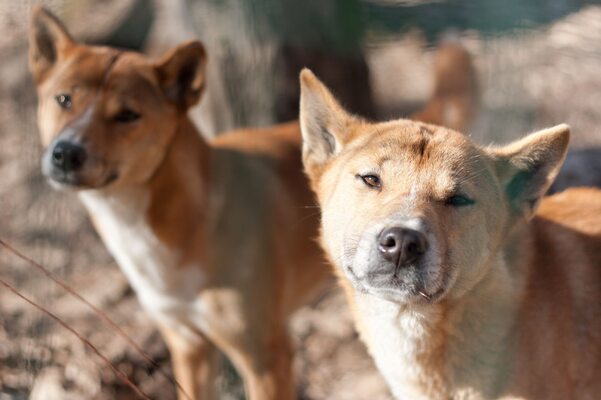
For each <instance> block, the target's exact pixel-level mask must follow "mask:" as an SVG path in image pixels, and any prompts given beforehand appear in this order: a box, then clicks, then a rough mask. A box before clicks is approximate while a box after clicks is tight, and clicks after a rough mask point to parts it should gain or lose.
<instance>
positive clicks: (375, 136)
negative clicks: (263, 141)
mask: <svg viewBox="0 0 601 400" xmlns="http://www.w3.org/2000/svg"><path fill="white" fill-rule="evenodd" d="M301 86H302V95H301V118H300V121H301V127H302V134H303V137H304V145H303V158H304V164H305V169H306V171H307V173H308V175H309V177H310V180H311V183H312V187H313V188H314V190H315V192H316V194H317V197H318V200H319V203H320V205H321V208H322V232H321V233H322V234H321V242H322V245H323V247H324V248H325V250H326V253H327V254H328V256H329V258H330V260H331V261H332V263H333V264H334V265H335V266H336V270H337V272H338V275H339V276H340V278H341V282H342V284H343V286H344V288H345V289H346V292H347V295H348V299H349V301H350V304H351V307H352V309H353V313H354V316H355V318H356V322H357V327H358V329H359V331H360V333H361V336H362V338H363V340H364V341H365V342H366V343H367V345H368V347H369V350H370V352H371V354H372V355H373V357H374V359H375V361H376V364H377V366H378V367H379V369H380V370H381V372H382V373H383V375H384V377H385V378H386V380H387V382H388V384H389V386H390V388H391V389H392V391H393V393H394V395H395V396H396V397H397V398H399V399H450V398H453V399H492V398H520V399H594V398H597V397H598V396H599V393H601V252H600V251H599V247H600V246H601V191H597V190H593V189H572V190H568V191H566V192H564V193H562V194H560V195H555V196H552V197H548V198H544V199H542V200H541V198H542V197H543V195H544V194H545V192H546V190H547V189H548V188H549V186H550V185H551V183H552V182H553V179H554V178H555V176H556V174H557V172H558V170H559V168H560V166H561V164H562V162H563V159H564V157H565V153H566V150H567V146H568V140H569V128H568V127H567V125H559V126H556V127H553V128H550V129H546V130H543V131H540V132H537V133H534V134H532V135H530V136H527V137H526V138H524V139H522V140H519V141H517V142H515V143H512V144H510V145H508V146H506V147H501V148H481V147H478V146H476V145H474V144H473V143H472V142H471V141H470V140H469V139H468V138H466V137H465V136H464V135H462V134H460V133H458V132H456V131H453V130H450V129H446V128H442V127H439V126H434V125H428V124H424V123H420V122H415V121H410V120H396V121H390V122H385V123H368V122H365V121H363V120H361V119H359V118H357V117H355V116H352V115H350V114H348V113H347V112H345V111H344V110H343V109H342V107H341V106H340V105H339V104H338V102H337V101H336V100H335V99H334V97H333V96H332V95H331V94H330V92H329V91H328V90H327V88H326V87H325V86H323V84H322V83H321V82H320V81H319V80H318V79H317V78H316V77H315V76H314V75H313V74H312V73H311V72H310V71H304V72H303V73H302V74H301ZM539 204H540V207H539ZM537 208H538V211H536V210H537Z"/></svg>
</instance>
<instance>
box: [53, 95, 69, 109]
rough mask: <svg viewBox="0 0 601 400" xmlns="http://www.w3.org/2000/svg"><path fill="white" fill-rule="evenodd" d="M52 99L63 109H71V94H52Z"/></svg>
mask: <svg viewBox="0 0 601 400" xmlns="http://www.w3.org/2000/svg"><path fill="white" fill-rule="evenodd" d="M54 100H56V102H57V103H58V105H59V106H61V108H64V109H65V110H69V109H71V106H72V105H73V103H71V96H69V95H68V94H65V93H62V94H59V95H56V96H54Z"/></svg>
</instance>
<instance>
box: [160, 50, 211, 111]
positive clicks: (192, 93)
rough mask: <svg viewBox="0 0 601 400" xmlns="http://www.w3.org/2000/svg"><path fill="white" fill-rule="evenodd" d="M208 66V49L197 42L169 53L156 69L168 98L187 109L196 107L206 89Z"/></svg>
mask: <svg viewBox="0 0 601 400" xmlns="http://www.w3.org/2000/svg"><path fill="white" fill-rule="evenodd" d="M206 64H207V55H206V52H205V49H204V46H203V45H202V43H200V42H199V41H197V40H195V41H191V42H186V43H183V44H181V45H179V46H177V47H175V48H174V49H172V50H171V51H169V52H168V53H167V54H166V55H165V56H164V57H163V58H162V59H161V60H160V61H159V62H158V63H157V64H156V67H155V68H156V71H157V75H158V78H159V82H160V85H161V87H162V88H163V91H164V93H165V96H166V97H167V99H169V101H172V102H173V103H175V104H176V105H177V106H178V107H179V108H181V109H183V110H187V109H188V108H189V107H191V106H193V105H194V104H196V103H197V102H198V100H199V99H200V95H201V93H202V90H203V88H204V86H205V68H206Z"/></svg>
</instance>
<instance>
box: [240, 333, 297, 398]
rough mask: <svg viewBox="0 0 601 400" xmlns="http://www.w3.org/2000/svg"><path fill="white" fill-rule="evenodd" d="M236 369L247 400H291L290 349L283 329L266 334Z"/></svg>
mask: <svg viewBox="0 0 601 400" xmlns="http://www.w3.org/2000/svg"><path fill="white" fill-rule="evenodd" d="M249 353H250V354H248V356H245V357H244V358H243V360H242V362H241V364H242V365H240V372H241V374H242V376H243V378H244V382H245V384H246V392H247V395H248V398H249V399H250V400H292V399H294V398H296V396H295V385H294V379H293V377H292V348H291V346H290V340H289V338H288V334H287V332H286V329H285V328H282V329H281V330H280V332H277V333H274V332H269V338H264V340H261V341H260V343H256V346H253V348H252V349H251V351H250V352H249Z"/></svg>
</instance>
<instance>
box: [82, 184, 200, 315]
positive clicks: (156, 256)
mask: <svg viewBox="0 0 601 400" xmlns="http://www.w3.org/2000/svg"><path fill="white" fill-rule="evenodd" d="M80 197H81V199H82V201H83V202H84V204H85V205H86V207H87V208H88V211H89V212H90V214H91V215H92V218H93V220H94V224H95V226H96V228H97V230H98V233H99V234H100V236H101V237H102V239H103V241H104V243H105V245H106V246H107V248H108V250H109V252H110V253H111V254H112V255H113V257H114V258H115V260H116V261H117V263H118V264H119V266H120V268H121V269H122V271H123V272H124V274H125V275H126V277H127V279H128V280H129V282H130V284H131V286H132V287H133V289H134V290H135V292H136V294H137V296H138V298H139V300H140V302H141V303H142V305H143V306H144V308H145V309H146V310H147V311H148V312H149V313H150V314H151V316H152V317H153V318H158V319H160V320H163V321H164V320H165V319H169V320H173V319H176V320H179V319H181V320H182V321H181V323H185V324H187V322H188V321H187V320H189V319H192V318H191V317H194V316H200V315H196V314H202V313H203V310H202V304H200V303H199V302H198V301H197V297H198V294H199V291H200V290H201V289H202V288H203V286H204V285H205V284H206V282H205V280H206V277H205V274H204V273H203V271H202V269H201V266H200V265H181V254H180V251H179V249H174V248H169V247H167V246H166V245H164V244H163V243H162V242H161V241H160V240H159V239H158V238H157V237H156V235H155V234H154V233H153V231H152V229H151V228H150V226H149V225H148V224H147V222H146V219H145V216H144V210H145V209H146V207H147V205H148V196H147V195H146V194H145V193H144V192H143V191H141V190H140V191H134V190H132V191H131V192H129V193H126V194H120V195H119V196H118V197H109V196H105V195H100V194H95V193H82V194H80ZM195 320H202V318H195ZM164 322H169V321H164Z"/></svg>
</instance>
